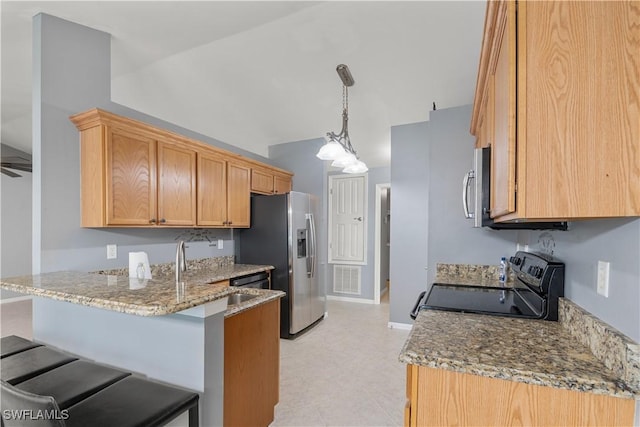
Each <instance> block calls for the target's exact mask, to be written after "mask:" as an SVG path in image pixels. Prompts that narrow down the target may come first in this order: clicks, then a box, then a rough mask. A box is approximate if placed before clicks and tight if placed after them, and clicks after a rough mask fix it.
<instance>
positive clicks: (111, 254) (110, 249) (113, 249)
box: [107, 245, 118, 259]
mask: <svg viewBox="0 0 640 427" xmlns="http://www.w3.org/2000/svg"><path fill="white" fill-rule="evenodd" d="M116 258H118V246H117V245H107V259H116Z"/></svg>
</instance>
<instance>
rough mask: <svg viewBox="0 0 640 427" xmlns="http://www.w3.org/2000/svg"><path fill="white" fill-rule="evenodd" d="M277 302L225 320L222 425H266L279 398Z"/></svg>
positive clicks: (271, 420)
mask: <svg viewBox="0 0 640 427" xmlns="http://www.w3.org/2000/svg"><path fill="white" fill-rule="evenodd" d="M279 381H280V301H279V300H277V299H276V300H273V301H270V302H267V303H265V304H261V305H258V306H256V307H254V308H251V309H249V310H246V311H243V312H240V313H238V314H236V315H234V316H229V317H227V318H225V319H224V425H225V426H227V427H231V426H265V427H266V426H268V425H269V424H271V423H272V422H273V417H274V409H275V406H276V404H277V403H278V400H279Z"/></svg>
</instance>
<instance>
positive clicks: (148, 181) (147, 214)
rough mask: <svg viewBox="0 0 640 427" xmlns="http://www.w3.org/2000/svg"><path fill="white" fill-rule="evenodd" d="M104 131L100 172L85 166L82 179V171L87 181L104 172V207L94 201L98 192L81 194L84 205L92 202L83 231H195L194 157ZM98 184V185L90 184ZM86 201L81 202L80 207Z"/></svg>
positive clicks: (187, 152) (152, 141) (150, 141)
mask: <svg viewBox="0 0 640 427" xmlns="http://www.w3.org/2000/svg"><path fill="white" fill-rule="evenodd" d="M102 130H103V132H104V133H105V135H106V147H105V158H106V162H105V165H104V168H103V167H101V166H100V164H99V163H98V164H95V163H94V162H89V163H85V164H83V165H82V173H83V181H84V177H85V172H86V171H89V172H88V173H89V174H90V176H93V175H94V171H92V170H93V169H95V170H98V171H104V182H105V195H104V201H101V200H97V199H98V198H100V196H99V194H100V193H99V192H98V193H97V194H95V195H94V194H90V193H89V192H83V194H82V197H83V199H85V198H87V199H89V200H91V199H95V200H94V201H93V203H92V207H91V208H90V209H88V212H85V209H83V215H82V225H83V226H84V227H101V226H104V225H106V226H149V225H161V226H193V225H195V223H196V187H195V172H196V163H195V159H196V158H195V152H194V151H192V150H189V149H184V148H180V147H178V146H175V145H172V144H168V143H164V142H158V141H156V140H155V139H152V138H149V137H146V136H143V135H139V134H136V133H134V132H130V131H127V130H124V129H119V128H115V127H111V126H104V127H102ZM89 143H91V142H89ZM96 178H99V179H100V180H101V179H102V177H101V176H96V177H95V178H92V179H96ZM87 201H88V200H87ZM87 201H85V200H83V206H84V203H85V202H87ZM103 208H106V218H105V217H104V216H103V215H102V212H101V211H104V210H105V209H103Z"/></svg>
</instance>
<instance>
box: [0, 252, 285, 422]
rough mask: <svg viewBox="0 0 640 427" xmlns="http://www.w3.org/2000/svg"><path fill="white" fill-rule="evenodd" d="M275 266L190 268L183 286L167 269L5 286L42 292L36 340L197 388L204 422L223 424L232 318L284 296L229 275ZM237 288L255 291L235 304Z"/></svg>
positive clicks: (71, 275)
mask: <svg viewBox="0 0 640 427" xmlns="http://www.w3.org/2000/svg"><path fill="white" fill-rule="evenodd" d="M271 269H272V267H271V266H262V265H233V264H231V265H225V266H220V267H217V268H211V269H207V268H198V269H192V270H187V271H186V272H185V273H184V274H183V281H182V282H180V283H179V284H176V282H175V278H174V276H173V274H171V273H170V272H166V271H165V272H164V274H155V273H154V276H153V277H154V279H150V280H139V279H137V278H129V277H127V276H126V275H125V274H120V275H118V274H97V273H81V272H54V273H45V274H40V275H34V276H20V277H12V278H3V279H1V280H0V286H1V287H2V288H3V289H7V290H11V291H15V292H21V293H25V294H30V295H34V296H36V297H37V298H34V300H33V307H34V309H33V313H34V314H33V338H34V340H35V341H39V342H42V343H44V344H48V345H50V346H53V347H58V348H60V349H62V350H65V351H68V352H71V353H75V354H78V355H80V356H82V357H85V358H89V359H93V360H96V361H98V362H101V363H105V364H109V365H113V366H117V367H121V368H124V369H129V370H132V371H134V372H137V373H140V374H143V375H146V376H148V377H149V378H152V379H156V380H160V381H164V382H167V383H170V384H174V385H178V386H182V387H185V388H188V389H191V390H195V391H198V392H199V393H200V402H201V403H200V417H201V425H203V426H221V425H222V424H223V395H224V375H223V372H224V340H225V337H224V325H225V316H228V315H236V314H238V313H240V312H242V311H243V310H249V309H250V308H253V307H256V306H259V305H263V304H266V303H268V302H271V301H274V300H277V299H278V298H281V297H282V296H283V293H282V292H279V291H270V290H263V289H238V288H233V287H229V286H228V280H229V279H231V278H234V277H238V276H243V275H245V274H250V273H255V272H259V271H270V270H271ZM122 272H124V270H123V271H120V272H119V273H122ZM235 293H250V294H253V295H256V297H255V298H252V299H250V300H248V301H246V302H242V303H240V304H237V305H234V306H233V307H231V306H230V307H229V310H228V309H227V297H228V296H229V295H231V294H235ZM274 334H277V328H276V330H275V331H274Z"/></svg>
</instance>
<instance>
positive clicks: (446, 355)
mask: <svg viewBox="0 0 640 427" xmlns="http://www.w3.org/2000/svg"><path fill="white" fill-rule="evenodd" d="M399 358H400V361H401V362H404V363H408V364H413V365H420V366H427V367H432V368H439V369H446V370H451V371H456V372H463V373H469V374H475V375H481V376H486V377H491V378H499V379H505V380H510V381H518V382H523V383H528V384H535V385H541V386H549V387H555V388H561V389H569V390H576V391H586V392H591V393H596V394H603V395H611V396H618V397H627V398H629V397H631V398H638V397H640V387H638V383H637V382H634V383H632V385H631V386H630V385H629V384H628V383H626V382H625V381H623V380H622V379H620V376H619V375H616V373H614V371H613V370H611V369H608V368H607V367H605V365H604V364H603V362H602V361H601V360H599V359H598V358H596V356H594V354H593V353H592V352H591V351H590V349H589V347H587V346H586V345H584V344H582V343H580V342H579V341H578V339H576V338H575V337H574V336H573V335H572V334H571V333H570V331H569V330H567V329H566V328H564V327H563V326H562V325H561V323H560V322H550V321H545V320H531V319H518V318H511V317H501V316H488V315H481V314H470V313H457V312H447V311H438V310H423V311H421V312H420V313H419V315H418V317H417V318H416V320H415V323H414V325H413V329H412V330H411V333H410V334H409V337H408V338H407V341H406V343H405V345H404V348H403V349H402V352H401V353H400V357H399ZM636 379H637V378H636Z"/></svg>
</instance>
